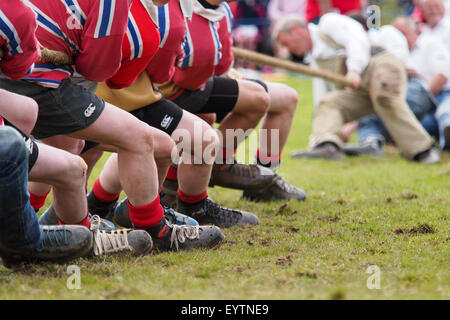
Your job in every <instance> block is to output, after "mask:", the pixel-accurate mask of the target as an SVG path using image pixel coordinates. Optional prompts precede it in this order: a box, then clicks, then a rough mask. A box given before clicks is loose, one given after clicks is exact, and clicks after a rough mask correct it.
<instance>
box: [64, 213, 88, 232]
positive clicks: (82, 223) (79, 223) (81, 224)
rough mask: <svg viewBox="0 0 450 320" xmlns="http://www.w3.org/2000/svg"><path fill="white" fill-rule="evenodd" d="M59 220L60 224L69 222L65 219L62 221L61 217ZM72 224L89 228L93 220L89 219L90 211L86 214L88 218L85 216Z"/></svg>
mask: <svg viewBox="0 0 450 320" xmlns="http://www.w3.org/2000/svg"><path fill="white" fill-rule="evenodd" d="M58 222H59V225H64V224H67V223H65V222H64V221H62V220H61V219H60V218H58ZM72 224H76V225H79V226H84V227H86V228H88V229H89V228H90V227H91V222H90V221H89V212H88V214H87V215H86V218H84V219H83V220H81V221H80V222H78V223H72Z"/></svg>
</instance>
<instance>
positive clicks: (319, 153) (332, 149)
mask: <svg viewBox="0 0 450 320" xmlns="http://www.w3.org/2000/svg"><path fill="white" fill-rule="evenodd" d="M291 156H292V158H309V159H326V160H334V161H344V154H343V152H342V151H341V150H340V149H339V147H338V146H337V145H335V144H334V143H332V142H324V143H321V144H320V145H318V146H316V147H314V148H313V149H312V150H310V151H294V152H293V153H292V154H291Z"/></svg>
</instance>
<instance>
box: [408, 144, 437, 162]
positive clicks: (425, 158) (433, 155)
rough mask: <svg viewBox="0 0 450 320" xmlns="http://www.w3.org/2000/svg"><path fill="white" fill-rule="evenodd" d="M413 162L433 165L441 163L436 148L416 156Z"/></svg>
mask: <svg viewBox="0 0 450 320" xmlns="http://www.w3.org/2000/svg"><path fill="white" fill-rule="evenodd" d="M413 161H416V162H420V163H422V164H435V163H439V162H441V157H440V155H439V152H438V151H437V150H436V148H434V147H432V148H430V149H428V150H426V151H424V152H421V153H419V154H418V155H416V156H415V157H414V159H413Z"/></svg>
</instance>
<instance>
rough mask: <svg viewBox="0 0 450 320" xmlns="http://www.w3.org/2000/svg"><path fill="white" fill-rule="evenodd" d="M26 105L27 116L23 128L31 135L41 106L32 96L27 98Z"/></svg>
mask: <svg viewBox="0 0 450 320" xmlns="http://www.w3.org/2000/svg"><path fill="white" fill-rule="evenodd" d="M24 104H25V103H24ZM24 107H26V116H25V117H24V119H23V130H24V132H25V133H26V134H27V135H30V134H31V131H33V128H34V126H35V124H36V121H37V118H38V112H39V107H38V104H37V102H36V101H34V100H33V99H31V98H28V99H26V105H25V106H24Z"/></svg>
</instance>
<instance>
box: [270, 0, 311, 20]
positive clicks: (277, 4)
mask: <svg viewBox="0 0 450 320" xmlns="http://www.w3.org/2000/svg"><path fill="white" fill-rule="evenodd" d="M305 9H306V1H305V0H295V1H292V0H270V3H269V7H268V9H267V10H268V12H267V14H268V16H269V19H270V21H271V22H272V23H275V22H276V21H277V20H278V19H279V18H281V17H283V16H285V15H287V14H290V13H296V14H300V15H301V16H302V17H304V16H305Z"/></svg>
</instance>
